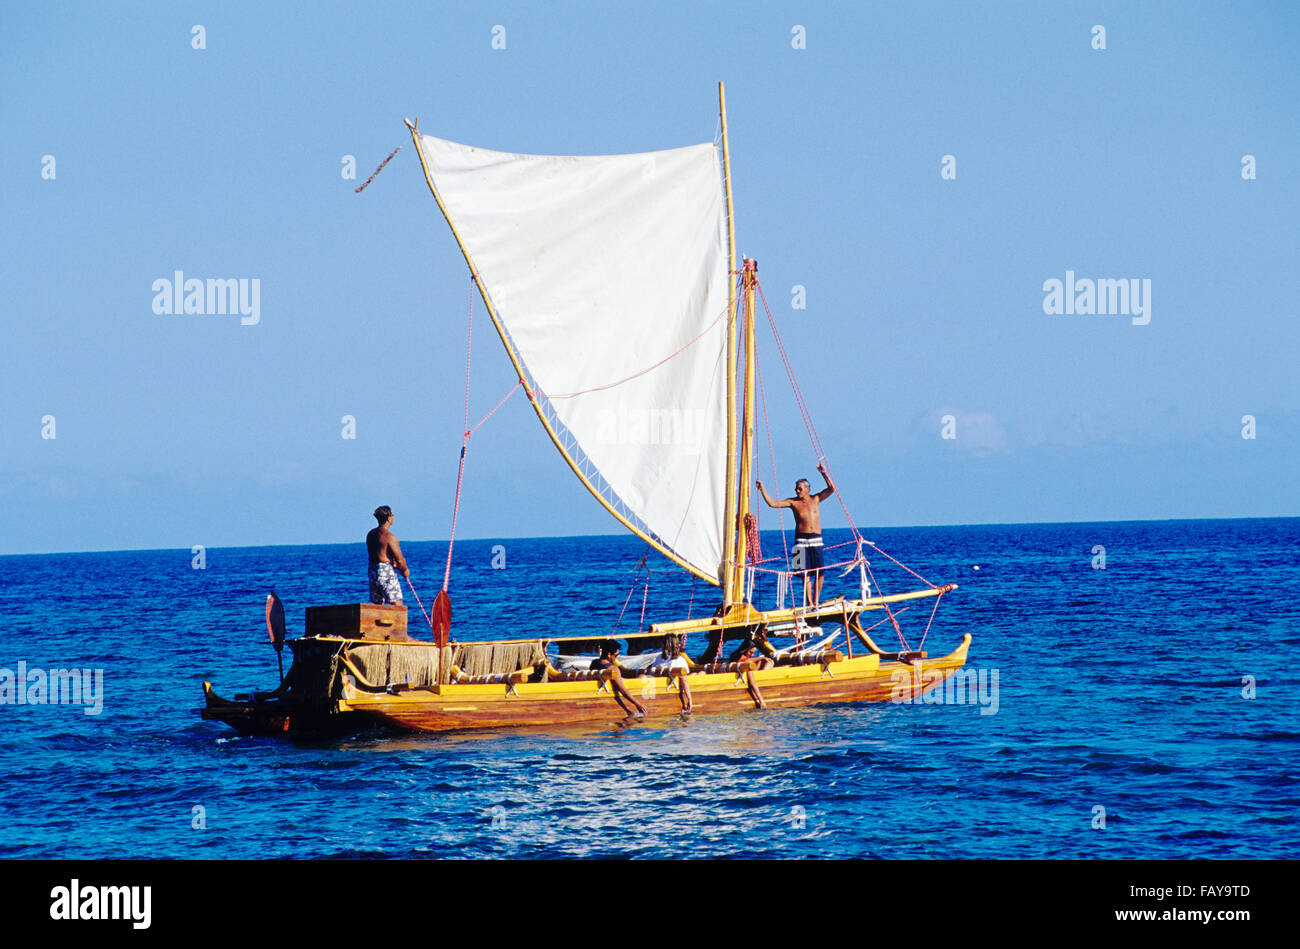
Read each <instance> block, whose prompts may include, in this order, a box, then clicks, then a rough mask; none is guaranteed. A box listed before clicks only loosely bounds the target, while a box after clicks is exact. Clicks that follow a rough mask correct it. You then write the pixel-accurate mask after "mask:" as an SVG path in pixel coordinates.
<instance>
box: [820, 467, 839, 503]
mask: <svg viewBox="0 0 1300 949" xmlns="http://www.w3.org/2000/svg"><path fill="white" fill-rule="evenodd" d="M817 470H818V471H820V472H821V473H822V477H823V478H825V479H826V487H824V488H822V490H820V491H818V492H817V500H818V501H825V500H826V499H827V498H828V497H830V496H831V495H832V494H834V493H835V482H834V481H832V480H831V476H830V475H829V474H828V473H827V471H826V466H825V465H818V466H817Z"/></svg>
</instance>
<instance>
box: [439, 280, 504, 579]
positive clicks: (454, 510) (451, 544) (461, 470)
mask: <svg viewBox="0 0 1300 949" xmlns="http://www.w3.org/2000/svg"><path fill="white" fill-rule="evenodd" d="M477 284H478V274H476V273H473V272H471V273H470V287H469V320H468V326H467V327H466V330H465V428H464V429H463V431H464V435H463V436H462V437H461V440H460V465H459V467H458V468H457V470H456V500H455V502H454V503H453V504H452V506H451V536H450V537H448V538H447V568H446V569H445V570H444V571H443V573H442V589H443V592H444V593H445V592H446V590H447V585H448V584H449V583H450V582H451V552H452V550H453V548H455V546H456V518H457V517H458V516H459V515H460V490H461V487H462V485H463V484H464V483H465V450H466V449H467V448H468V447H469V436H470V429H469V369H470V360H471V356H472V354H473V351H474V290H475V288H476V285H477ZM510 391H511V392H514V389H511V390H510ZM506 398H507V399H508V398H510V396H509V395H507V396H506ZM501 401H502V402H504V401H505V399H502V400H501ZM497 408H500V404H499V403H498V405H497ZM495 411H496V409H493V410H492V412H495ZM492 412H489V413H488V415H491V414H492ZM486 420H487V419H486V418H485V419H484V421H486ZM482 424H483V423H482V422H480V423H479V425H482ZM477 427H478V426H477V425H476V426H475V428H477Z"/></svg>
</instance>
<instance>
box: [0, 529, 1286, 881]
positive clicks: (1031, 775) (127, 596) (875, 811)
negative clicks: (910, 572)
mask: <svg viewBox="0 0 1300 949" xmlns="http://www.w3.org/2000/svg"><path fill="white" fill-rule="evenodd" d="M866 536H867V537H868V539H870V540H873V541H875V542H876V543H877V544H879V545H880V546H881V547H882V548H883V549H885V550H887V551H889V552H890V553H892V554H894V555H895V556H898V557H899V558H900V559H902V560H904V561H905V562H906V563H908V565H909V566H911V567H913V568H914V569H915V570H917V571H918V572H919V573H921V574H922V575H924V576H925V577H926V578H927V579H930V580H933V581H935V582H949V581H955V582H957V583H959V584H961V589H959V590H958V591H956V592H955V593H953V594H951V595H949V596H946V597H944V598H943V602H942V604H941V606H940V609H939V610H938V613H937V615H936V617H935V619H934V624H933V627H932V628H931V630H930V632H929V638H928V640H927V641H926V648H927V649H928V650H929V651H930V652H931V654H932V655H935V654H940V653H946V652H948V651H950V650H951V649H952V648H953V647H955V646H956V645H957V644H958V642H959V641H960V639H961V636H962V635H963V634H965V633H970V634H971V635H972V636H973V644H972V647H971V652H970V659H969V666H970V667H971V668H974V669H976V670H985V671H986V673H988V674H991V673H992V672H993V671H994V670H996V672H997V681H998V692H997V699H998V701H997V706H996V713H994V714H988V712H989V711H990V710H991V709H992V708H993V706H992V705H987V704H986V705H985V706H984V707H983V708H982V707H981V706H980V705H979V704H961V705H957V704H952V705H942V704H935V705H924V704H916V705H902V704H890V703H883V704H871V705H867V704H863V705H851V704H850V705H827V706H820V707H811V708H803V709H789V710H775V711H769V712H759V711H749V712H744V713H737V714H729V715H700V716H696V717H694V718H693V719H691V720H683V721H674V722H671V723H668V724H661V723H655V724H641V725H634V726H628V727H624V726H620V725H617V724H615V723H614V722H613V721H612V720H611V722H610V724H608V725H600V726H591V727H579V728H575V727H569V728H565V729H560V730H556V731H554V732H549V731H536V730H529V731H525V730H508V731H496V732H486V733H473V734H460V735H445V736H436V735H382V734H381V735H377V736H376V735H363V736H352V737H347V738H339V739H330V740H320V739H318V740H312V741H291V740H284V739H279V740H277V739H266V738H251V737H244V736H240V735H238V734H237V733H235V732H234V731H233V730H231V729H229V728H227V727H225V726H224V725H221V724H219V723H212V722H202V721H200V720H199V715H198V709H199V707H200V706H201V705H202V695H201V684H202V682H203V680H204V679H210V680H212V681H213V682H214V683H215V685H216V687H217V688H218V690H220V691H221V692H223V693H224V694H230V693H234V692H236V691H246V690H249V689H252V688H258V689H267V688H271V687H273V686H274V685H275V683H276V681H277V673H276V664H275V655H274V653H273V651H272V650H271V649H270V647H269V645H268V643H267V637H266V632H265V628H264V625H263V620H262V609H263V603H264V600H265V596H266V593H267V592H268V591H269V590H271V589H274V590H275V591H276V592H277V593H278V594H279V595H280V596H281V597H282V598H283V600H284V602H285V604H286V607H287V610H288V619H289V627H290V634H291V635H294V634H295V632H296V631H300V630H301V627H302V617H303V613H302V610H303V607H305V606H307V605H311V604H321V603H339V602H355V601H357V600H361V599H364V598H365V559H364V549H363V546H362V545H361V544H356V545H345V546H319V547H262V548H238V549H210V550H208V551H206V566H205V568H204V569H194V568H193V567H192V565H191V561H192V554H191V552H190V551H189V550H159V551H141V552H118V553H87V554H59V555H45V556H10V557H0V619H2V620H3V624H4V629H5V632H6V635H5V643H6V648H5V650H4V652H3V654H0V667H3V668H7V669H10V670H15V669H16V668H17V664H18V662H19V661H25V662H26V664H27V667H28V668H29V669H37V668H42V669H48V668H52V667H53V668H67V667H89V668H101V669H102V670H103V675H104V680H103V681H104V704H103V710H102V712H101V714H98V715H87V714H84V710H83V709H81V708H78V707H74V706H71V705H62V706H40V705H21V706H20V705H13V704H7V705H0V726H2V728H0V734H2V735H3V741H0V776H2V777H3V780H4V787H5V789H6V792H7V793H6V794H5V795H4V796H3V797H2V798H0V856H4V857H67V858H105V857H127V858H155V857H158V858H261V857H268V856H284V857H297V858H319V857H338V856H346V857H367V856H375V857H385V856H387V857H413V856H414V857H419V856H431V857H466V858H479V857H504V858H513V857H613V856H620V857H622V856H630V857H657V858H678V857H741V856H748V857H865V858H870V857H884V858H897V857H906V858H913V857H920V858H948V857H958V858H968V857H978V858H984V857H1004V858H1005V857H1010V858H1035V857H1049V858H1094V857H1095V858H1280V857H1291V858H1294V857H1297V856H1300V830H1297V821H1296V816H1297V813H1298V808H1297V805H1300V787H1298V786H1297V780H1298V779H1300V710H1298V708H1297V699H1298V698H1300V690H1297V673H1296V662H1295V657H1296V655H1297V647H1300V605H1298V604H1300V600H1298V599H1297V594H1300V563H1298V559H1300V558H1298V556H1297V554H1298V553H1300V519H1270V520H1220V521H1173V522H1124V523H1090V524H1042V525H1000V526H972V527H950V528H912V529H890V530H877V531H871V532H868V533H867V534H866ZM844 539H845V537H844V536H838V537H836V536H834V534H833V532H832V535H831V536H829V537H828V542H834V541H836V540H844ZM763 542H764V547H765V549H766V550H767V551H768V552H769V553H770V552H771V551H772V550H773V549H776V550H779V549H780V546H781V537H780V535H778V534H765V535H764V540H763ZM497 544H499V545H500V547H501V548H502V549H501V550H497V551H494V547H495V546H496V545H497ZM1099 546H1100V547H1104V548H1105V566H1104V569H1098V568H1097V566H1095V565H1096V564H1097V563H1098V561H1097V554H1098V551H1097V550H1096V549H1095V548H1097V547H1099ZM404 547H405V549H406V552H407V556H408V560H409V561H410V562H411V565H412V568H413V570H414V579H415V580H416V582H417V589H419V590H420V592H421V595H422V596H423V597H424V600H425V603H426V605H427V603H428V601H429V598H430V596H431V595H432V594H433V593H435V592H436V591H437V589H438V587H439V585H440V581H441V576H442V563H443V558H444V557H445V555H446V545H445V544H444V543H433V542H429V543H407V544H405V545H404ZM643 552H644V547H643V545H641V544H639V543H638V542H637V541H635V540H634V539H630V538H622V537H590V538H564V539H535V540H517V539H516V540H501V541H495V542H494V541H461V542H459V543H458V544H457V545H456V548H455V555H456V563H455V569H454V571H453V581H452V594H453V603H454V605H455V616H454V621H453V632H454V634H455V635H456V636H457V637H458V638H461V639H474V638H489V637H492V636H511V637H521V636H534V635H535V636H553V635H565V634H568V635H574V634H586V633H591V634H593V635H604V634H607V633H608V632H609V631H610V630H611V629H612V628H613V626H614V623H615V621H616V619H617V617H618V614H619V611H620V609H621V608H622V607H623V604H624V602H625V600H627V598H628V593H629V589H630V584H631V582H632V579H633V576H634V573H635V567H636V564H637V561H638V560H639V559H640V557H641V554H642V553H643ZM494 553H495V555H496V556H497V560H498V565H499V561H500V555H501V554H504V557H505V567H504V569H493V567H492V560H493V557H494ZM976 565H978V566H979V569H978V570H975V569H974V568H975V566H976ZM656 566H658V567H665V566H666V565H665V564H664V563H663V562H662V561H660V562H659V563H658V564H657V565H656ZM873 567H874V568H876V569H878V572H879V578H880V580H881V583H882V584H883V585H884V589H885V591H886V592H898V591H901V590H903V589H906V588H908V584H907V583H906V581H907V579H909V578H908V577H907V576H906V575H905V574H903V573H902V572H901V571H899V570H897V568H893V567H892V565H889V564H888V562H887V561H884V560H883V559H882V558H879V557H877V558H874V559H873ZM841 584H844V585H845V586H844V588H843V592H851V591H852V590H854V589H855V588H856V587H855V584H853V583H851V581H850V580H841V579H839V578H838V577H832V578H831V579H829V580H828V581H827V594H830V595H833V594H834V593H836V592H841V588H840V585H841ZM913 585H915V584H913ZM770 586H771V584H770V582H765V583H764V584H763V585H761V586H760V590H759V595H760V599H761V601H762V602H763V603H764V604H765V605H770V604H771V600H772V595H773V591H772V589H771V588H770ZM408 600H409V596H408ZM715 602H716V597H715V594H714V593H713V591H712V590H711V589H709V590H706V589H705V588H704V587H703V585H701V586H700V587H699V588H698V589H694V590H693V588H692V584H691V581H690V579H689V577H687V576H686V575H685V574H682V573H680V572H677V573H676V574H674V573H654V574H652V581H651V585H650V590H649V594H648V598H647V603H648V609H647V617H646V622H649V621H652V620H655V619H661V618H663V619H666V618H674V617H680V616H681V615H683V614H684V612H685V611H686V610H687V609H688V607H689V609H690V610H691V611H692V612H694V613H695V614H696V615H698V614H699V612H700V611H701V610H711V609H712V607H713V606H714V605H715ZM411 605H412V606H413V607H414V604H413V603H412V604H411ZM640 609H641V592H640V591H639V590H638V591H637V592H636V593H635V595H634V596H633V598H632V601H631V603H630V605H629V606H628V611H627V614H626V615H625V616H624V618H623V623H622V626H621V627H620V629H621V631H630V630H631V629H633V628H635V627H636V625H637V623H638V621H639V620H640ZM417 612H418V611H417V610H416V609H414V608H413V609H412V611H411V618H412V629H413V630H417V629H418V627H419V626H420V624H422V623H423V620H420V619H418V617H417ZM928 616H929V605H928V601H926V603H925V605H922V606H918V607H915V608H913V609H911V610H909V611H908V612H907V613H906V614H904V615H903V616H902V617H901V620H900V621H901V622H902V623H903V629H904V632H905V633H906V634H907V635H908V636H909V638H910V639H911V640H912V642H913V643H915V641H916V639H917V638H918V637H919V635H920V632H921V630H923V629H924V627H925V622H926V620H927V618H928ZM489 617H492V619H489ZM883 629H884V627H882V629H881V630H877V631H876V633H873V635H877V634H879V633H881V632H882V631H883ZM879 641H881V642H882V643H885V642H889V637H886V636H880V637H879ZM988 681H991V679H990V680H988ZM1252 686H1253V693H1252ZM1252 695H1253V697H1251V696H1252ZM611 719H612V717H611ZM199 809H201V810H199ZM1103 809H1104V810H1103ZM200 816H201V818H202V819H201V820H200V819H199V817H200ZM1103 817H1104V822H1103V821H1102V818H1103ZM196 824H202V825H203V826H201V827H196V826H195V825H196ZM1103 824H1104V825H1103Z"/></svg>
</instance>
